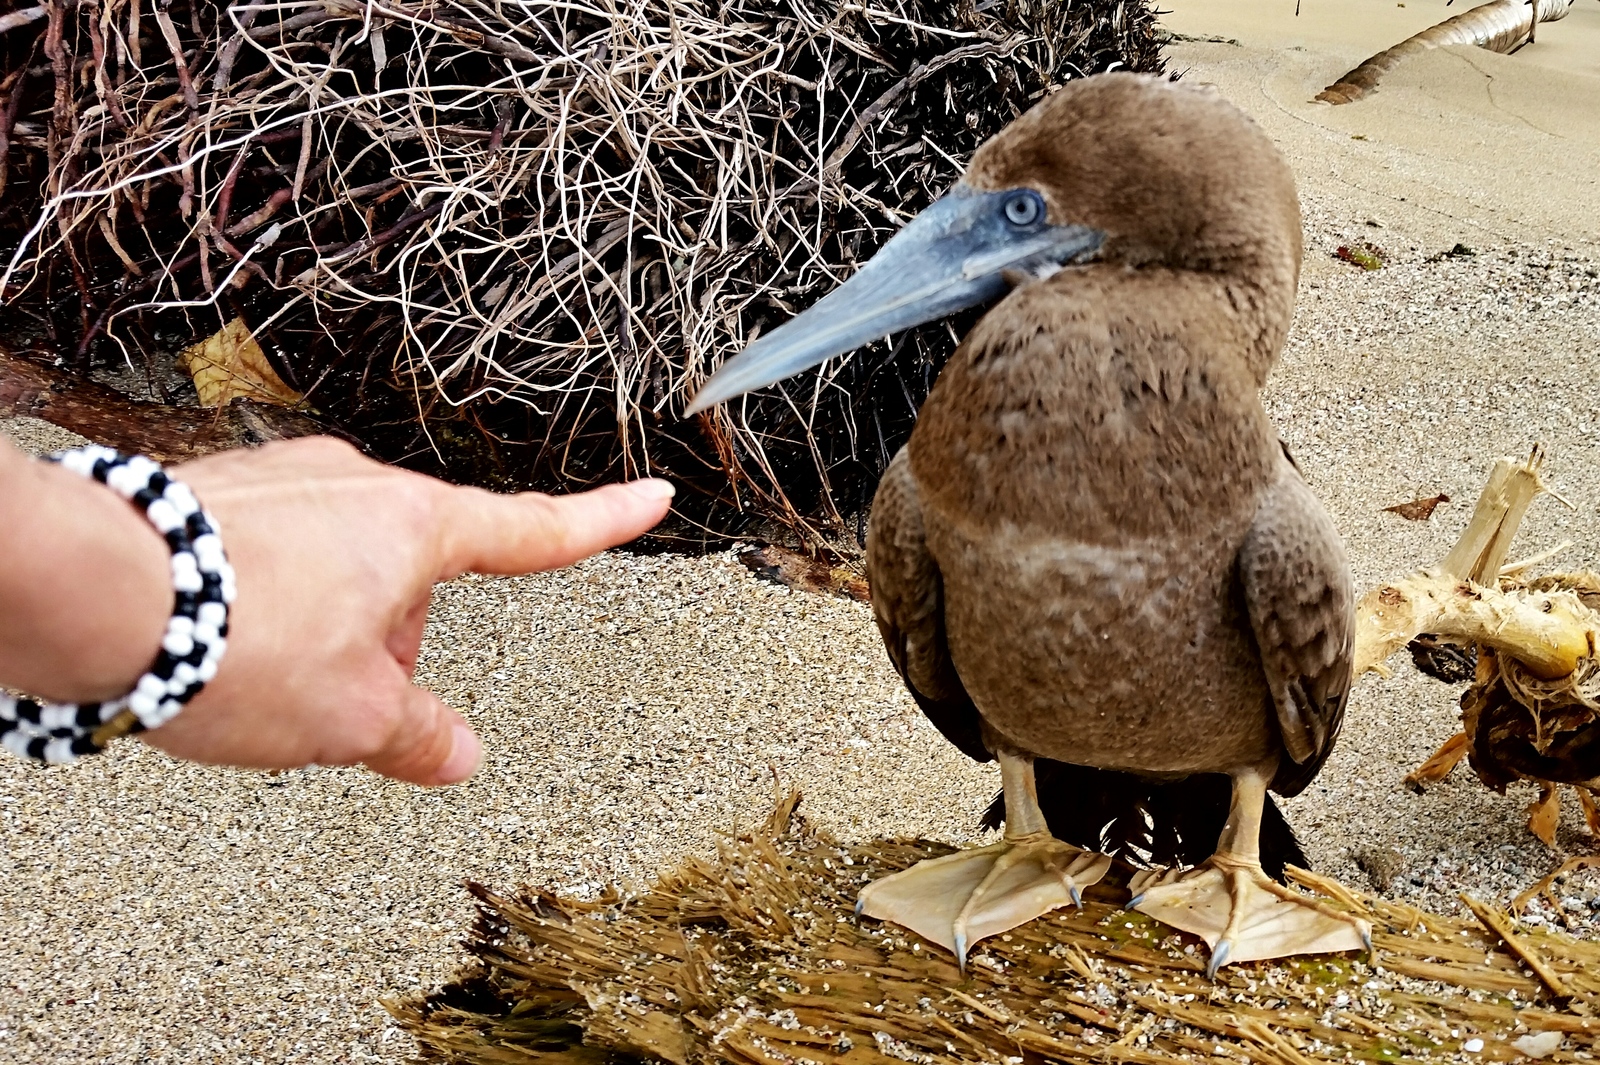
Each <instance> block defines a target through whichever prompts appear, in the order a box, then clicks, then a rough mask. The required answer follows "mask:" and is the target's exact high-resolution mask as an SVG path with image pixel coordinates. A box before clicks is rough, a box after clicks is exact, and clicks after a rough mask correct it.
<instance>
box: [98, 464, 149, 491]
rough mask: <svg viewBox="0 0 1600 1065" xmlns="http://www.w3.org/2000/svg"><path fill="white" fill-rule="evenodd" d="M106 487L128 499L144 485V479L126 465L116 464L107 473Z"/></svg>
mask: <svg viewBox="0 0 1600 1065" xmlns="http://www.w3.org/2000/svg"><path fill="white" fill-rule="evenodd" d="M106 487H107V488H109V489H111V490H112V491H113V492H115V493H117V495H119V496H121V497H122V498H123V499H127V498H128V497H129V496H131V495H133V493H135V492H137V491H138V490H139V489H141V488H143V487H144V479H143V478H141V477H140V476H139V475H138V474H136V473H134V472H133V471H132V470H130V469H128V467H126V466H114V467H112V469H111V471H110V472H109V473H107V474H106Z"/></svg>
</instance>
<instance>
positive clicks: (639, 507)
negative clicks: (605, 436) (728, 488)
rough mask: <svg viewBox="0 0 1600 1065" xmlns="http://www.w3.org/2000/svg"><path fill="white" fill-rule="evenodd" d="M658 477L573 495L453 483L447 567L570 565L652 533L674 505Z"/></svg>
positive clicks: (483, 569) (494, 569)
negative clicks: (505, 492) (509, 491)
mask: <svg viewBox="0 0 1600 1065" xmlns="http://www.w3.org/2000/svg"><path fill="white" fill-rule="evenodd" d="M672 495H673V487H672V484H671V483H670V482H668V481H663V480H659V479H656V478H647V479H645V480H640V481H632V482H629V483H627V484H613V485H607V486H605V487H604V488H596V489H594V490H592V491H588V492H579V493H576V494H574V495H569V496H547V495H544V494H542V493H539V492H522V493H518V494H516V495H497V494H495V493H493V492H486V491H483V490H481V489H477V488H458V489H453V490H452V493H451V496H450V499H449V503H448V504H447V506H446V507H445V511H444V513H443V514H442V515H441V521H442V523H443V525H444V535H445V545H446V548H445V558H444V564H445V569H446V573H445V574H443V577H445V578H449V577H454V576H457V575H459V574H461V573H466V572H469V571H470V572H474V573H496V574H507V575H512V574H520V573H537V572H540V571H542V570H548V569H556V568H558V567H561V566H568V565H571V564H572V563H574V562H577V561H578V560H579V559H583V558H587V557H589V556H590V555H592V554H594V553H595V552H597V551H603V550H605V549H606V548H608V547H614V546H616V545H617V544H623V543H627V542H628V541H629V540H632V539H635V538H636V537H638V536H640V535H642V534H644V533H645V532H648V531H649V530H650V529H651V528H653V527H654V526H655V525H656V523H657V522H659V521H660V520H661V519H662V518H663V517H665V516H666V513H667V509H668V507H670V506H671V503H672Z"/></svg>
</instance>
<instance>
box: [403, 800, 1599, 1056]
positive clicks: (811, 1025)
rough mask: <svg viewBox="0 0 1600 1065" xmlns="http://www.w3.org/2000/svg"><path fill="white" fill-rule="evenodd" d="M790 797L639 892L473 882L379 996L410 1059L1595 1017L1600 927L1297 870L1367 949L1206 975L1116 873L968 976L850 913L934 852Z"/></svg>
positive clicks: (1355, 1035) (1424, 1043) (1473, 1039)
mask: <svg viewBox="0 0 1600 1065" xmlns="http://www.w3.org/2000/svg"><path fill="white" fill-rule="evenodd" d="M797 799H798V797H797V796H792V795H791V796H790V797H789V798H788V799H786V800H785V801H783V802H782V803H780V804H779V807H778V809H777V811H776V813H775V814H774V816H773V817H772V819H771V820H770V822H769V823H768V824H767V825H766V826H765V827H764V828H761V829H758V830H756V831H754V832H751V833H749V834H747V835H744V836H741V837H739V838H737V839H732V838H730V839H729V840H728V841H727V842H726V843H724V844H723V845H721V846H720V847H719V849H718V853H717V856H716V858H715V859H714V860H711V861H702V860H699V859H691V860H689V861H688V862H687V863H685V864H684V865H683V866H682V867H680V868H679V869H677V870H674V871H672V872H670V873H668V874H666V875H665V876H663V877H662V878H661V879H660V880H659V881H657V882H656V883H655V884H654V885H653V886H652V887H651V888H649V889H648V890H647V891H645V892H643V893H642V894H639V895H637V896H634V897H631V898H627V899H623V898H621V897H619V896H618V895H616V894H611V895H608V896H606V897H603V898H601V899H599V900H598V901H595V902H580V901H575V900H572V899H565V898H560V897H558V896H556V895H554V894H552V893H549V892H546V891H539V890H534V889H529V890H524V891H521V892H518V893H515V894H498V893H496V892H493V891H490V890H489V889H487V888H484V887H482V886H477V885H473V886H471V891H472V892H473V894H474V895H475V896H476V897H477V899H478V902H479V919H478V922H477V925H476V927H475V928H474V929H473V931H472V933H471V936H470V937H469V939H468V943H467V949H468V951H469V952H470V954H471V955H472V957H473V962H472V963H471V964H470V965H469V966H468V967H467V968H466V969H464V970H463V971H462V972H461V973H460V975H459V976H458V978H457V979H456V980H455V981H453V982H452V983H450V984H448V985H447V986H445V987H442V988H440V989H438V990H436V991H434V992H432V993H431V994H422V995H414V996H411V997H407V998H403V999H398V1000H393V1001H390V1002H388V1003H386V1005H387V1006H388V1008H389V1010H390V1012H391V1014H392V1015H393V1016H394V1017H395V1018H396V1019H397V1020H398V1022H399V1023H400V1025H401V1026H402V1027H403V1028H405V1029H406V1030H408V1031H409V1032H410V1033H411V1034H412V1035H413V1036H415V1037H416V1039H417V1042H418V1045H419V1049H420V1052H421V1053H420V1057H421V1059H422V1060H423V1061H435V1062H451V1063H455V1065H491V1063H493V1065H511V1063H523V1065H530V1063H539V1065H631V1063H634V1062H644V1061H654V1062H662V1061H664V1062H670V1063H672V1065H800V1063H815V1065H895V1063H896V1062H916V1063H920V1065H955V1063H965V1062H982V1063H985V1065H1003V1063H1025V1062H1032V1063H1035V1065H1042V1063H1044V1062H1047V1061H1059V1062H1079V1061H1082V1062H1135V1063H1139V1065H1157V1063H1162V1062H1169V1061H1173V1062H1175V1061H1217V1062H1220V1063H1229V1062H1247V1063H1251V1065H1307V1063H1309V1062H1315V1061H1342V1062H1349V1061H1362V1060H1364V1061H1373V1062H1384V1061H1407V1060H1409V1061H1444V1060H1448V1061H1458V1062H1459V1061H1462V1060H1476V1061H1516V1060H1523V1059H1522V1053H1523V1052H1524V1048H1529V1047H1532V1048H1537V1049H1539V1050H1540V1051H1541V1053H1545V1054H1549V1055H1550V1060H1553V1061H1573V1060H1582V1059H1583V1058H1587V1057H1588V1056H1589V1054H1591V1053H1592V1052H1593V1051H1594V1050H1595V1049H1596V1041H1597V1036H1600V1019H1595V1018H1594V1017H1593V1011H1594V1010H1595V1008H1596V1007H1600V944H1595V943H1588V942H1581V941H1575V940H1573V939H1570V938H1568V937H1566V936H1563V935H1560V934H1555V933H1546V932H1531V931H1523V930H1520V929H1518V928H1516V927H1515V926H1514V925H1513V923H1512V922H1511V921H1509V920H1508V919H1507V918H1506V917H1505V916H1504V915H1503V914H1501V913H1500V912H1499V910H1498V909H1497V908H1495V907H1492V906H1489V905H1486V904H1484V903H1482V902H1478V901H1476V900H1475V901H1474V902H1473V903H1472V904H1471V905H1472V909H1473V911H1474V912H1475V913H1476V916H1473V914H1471V913H1464V914H1463V915H1462V916H1461V917H1447V916H1443V915H1441V914H1433V913H1426V912H1424V911H1422V910H1418V909H1416V908H1414V907H1411V906H1407V905H1405V904H1403V903H1395V902H1389V901H1386V900H1382V899H1377V898H1374V897H1372V896H1368V895H1364V894H1360V893H1357V892H1353V891H1350V890H1347V889H1345V888H1343V887H1341V886H1340V885H1338V884H1336V883H1334V882H1332V881H1330V880H1326V879H1324V878H1322V877H1318V876H1315V875H1313V874H1311V873H1306V872H1304V871H1297V870H1291V875H1292V877H1293V878H1294V880H1295V881H1296V882H1298V884H1299V885H1300V886H1301V887H1303V888H1307V889H1309V890H1311V891H1313V892H1315V893H1317V894H1320V895H1323V896H1325V897H1327V898H1329V899H1331V900H1332V903H1333V904H1334V905H1336V906H1341V907H1345V908H1349V909H1352V910H1355V911H1357V912H1360V913H1361V914H1362V915H1363V916H1365V917H1367V918H1368V919H1369V920H1371V922H1372V924H1373V933H1374V934H1373V939H1374V943H1375V945H1376V947H1377V952H1376V958H1375V959H1363V958H1356V957H1351V956H1339V955H1333V956H1321V957H1308V958H1296V959H1293V960H1290V961H1288V962H1252V963H1246V964H1242V965H1237V966H1230V967H1228V968H1226V969H1223V970H1222V971H1221V972H1220V973H1219V974H1218V977H1217V980H1216V981H1215V982H1212V981H1209V980H1207V979H1206V978H1205V972H1204V962H1203V960H1202V959H1203V958H1204V957H1205V953H1204V951H1203V950H1201V949H1198V947H1197V944H1198V941H1197V940H1195V939H1194V938H1192V937H1189V936H1186V935H1184V934H1182V933H1178V932H1173V931H1171V930H1169V929H1167V928H1165V927H1163V926H1161V925H1159V924H1156V923H1155V922H1154V921H1151V920H1150V919H1149V918H1147V917H1145V916H1143V915H1142V914H1138V913H1130V912H1126V911H1124V910H1123V908H1122V906H1123V903H1125V902H1126V901H1127V892H1126V888H1125V886H1123V887H1117V886H1112V885H1111V883H1110V881H1103V882H1102V884H1101V885H1096V887H1095V888H1094V889H1091V890H1090V892H1089V893H1088V896H1089V897H1087V898H1086V899H1085V900H1084V906H1083V908H1082V909H1081V910H1058V911H1056V912H1055V913H1052V914H1050V915H1048V916H1046V917H1043V918H1040V919H1038V920H1036V921H1031V922H1029V923H1028V924H1026V925H1023V926H1022V927H1020V928H1017V929H1014V930H1013V931H1012V932H1010V933H1007V934H1006V935H1003V936H997V937H995V938H993V939H989V940H985V941H984V942H983V943H981V944H980V945H979V946H978V947H977V948H976V950H975V953H974V956H973V958H972V960H971V961H970V962H969V963H968V966H967V970H966V972H965V973H964V974H963V973H961V972H960V971H958V970H957V968H956V965H955V960H954V959H953V958H952V957H951V956H950V955H949V954H947V953H946V952H944V951H941V950H938V949H937V948H932V947H930V946H929V945H928V944H927V943H926V942H924V941H922V940H921V939H919V938H918V937H917V936H916V935H915V934H914V933H911V932H906V931H904V930H902V929H899V928H897V927H894V926H890V925H883V924H879V923H878V922H876V921H873V920H870V919H861V918H857V917H856V916H855V915H854V913H853V905H854V902H855V897H856V894H857V892H858V891H859V890H860V888H861V885H862V884H864V883H866V882H867V881H869V880H871V879H873V878H876V877H879V876H883V875H885V874H887V873H890V872H893V871H896V870H899V869H903V868H906V867H907V866H909V865H911V864H912V863H914V862H916V861H918V860H921V859H923V858H928V857H934V856H937V855H939V854H944V853H948V852H949V848H948V847H945V846H943V845H940V844H934V843H927V842H908V841H888V840H877V841H874V842H870V843H865V844H860V845H853V846H852V845H845V844H842V843H839V842H838V841H836V840H833V839H830V838H828V837H827V836H825V835H823V834H821V833H819V832H815V831H811V830H808V829H807V828H805V827H804V826H803V825H801V824H798V823H797V821H798V819H796V818H792V817H791V815H792V813H793V809H794V805H795V803H796V802H797ZM1126 873H1127V870H1126V869H1123V870H1120V876H1121V877H1123V878H1125V877H1126ZM1113 876H1114V877H1117V876H1119V874H1113ZM1530 1037H1531V1039H1530ZM1462 1051H1466V1052H1467V1054H1469V1055H1473V1056H1472V1057H1471V1058H1465V1057H1463V1056H1461V1054H1462ZM1575 1056H1576V1057H1575Z"/></svg>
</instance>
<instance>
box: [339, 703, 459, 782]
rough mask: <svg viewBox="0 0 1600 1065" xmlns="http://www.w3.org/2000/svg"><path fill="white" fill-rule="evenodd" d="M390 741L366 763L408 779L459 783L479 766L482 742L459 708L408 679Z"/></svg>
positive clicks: (411, 780)
mask: <svg viewBox="0 0 1600 1065" xmlns="http://www.w3.org/2000/svg"><path fill="white" fill-rule="evenodd" d="M401 698H402V700H403V704H402V711H401V713H400V715H399V717H398V719H397V720H396V722H395V727H394V731H393V732H391V733H390V737H389V743H388V744H387V745H386V746H385V747H384V748H383V750H381V751H379V752H378V753H377V754H375V755H373V756H372V757H370V758H368V759H366V766H367V768H368V769H370V770H372V771H373V772H374V773H381V774H383V775H384V776H386V777H393V778H394V779H395V780H403V781H405V782H406V783H408V784H421V785H423V786H425V787H431V786H434V785H438V784H459V783H461V782H462V781H463V780H466V779H467V778H468V777H470V776H472V774H474V773H476V772H477V771H478V764H479V763H480V762H481V761H483V745H482V744H481V743H479V742H478V737H477V736H476V735H474V734H473V731H472V728H471V726H469V725H468V724H467V723H466V721H464V720H463V719H462V717H461V715H460V714H458V713H456V712H455V711H454V710H452V709H450V708H449V707H448V706H446V705H444V704H443V703H441V702H440V701H439V700H438V699H437V698H435V697H434V696H433V695H432V694H431V693H429V692H425V691H423V690H422V689H421V688H418V687H415V686H413V685H410V684H407V685H406V686H405V690H404V693H403V695H402V697H401Z"/></svg>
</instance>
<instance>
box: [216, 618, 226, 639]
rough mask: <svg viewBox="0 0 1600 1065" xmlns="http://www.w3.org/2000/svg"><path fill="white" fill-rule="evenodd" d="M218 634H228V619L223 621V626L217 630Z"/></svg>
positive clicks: (224, 635) (223, 635)
mask: <svg viewBox="0 0 1600 1065" xmlns="http://www.w3.org/2000/svg"><path fill="white" fill-rule="evenodd" d="M217 635H218V636H222V637H226V636H227V635H228V623H227V622H226V621H224V622H223V623H222V627H221V628H219V629H218V630H217Z"/></svg>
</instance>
